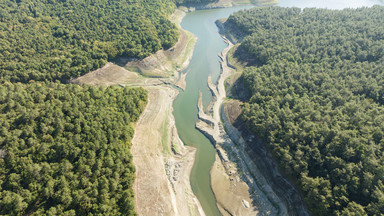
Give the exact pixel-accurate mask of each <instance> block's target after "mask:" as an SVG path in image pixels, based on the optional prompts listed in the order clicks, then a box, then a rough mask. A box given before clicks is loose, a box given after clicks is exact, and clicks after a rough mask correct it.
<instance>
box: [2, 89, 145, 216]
mask: <svg viewBox="0 0 384 216" xmlns="http://www.w3.org/2000/svg"><path fill="white" fill-rule="evenodd" d="M146 100H147V93H146V91H144V89H139V88H136V89H128V88H118V87H108V88H104V87H89V86H82V87H81V86H77V85H63V84H58V83H46V84H45V85H41V84H40V83H31V84H12V83H9V82H4V83H2V85H0V214H1V215H29V214H32V213H33V214H34V215H91V214H93V215H96V214H99V215H134V214H135V213H134V203H133V190H132V184H133V180H134V172H135V167H134V166H133V164H132V156H131V154H130V150H129V149H130V142H131V138H132V136H133V128H132V126H131V123H132V122H135V121H136V120H137V119H138V117H139V115H140V113H141V112H142V110H143V108H144V106H145V104H146Z"/></svg>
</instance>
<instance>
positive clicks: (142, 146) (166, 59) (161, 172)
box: [71, 9, 205, 216]
mask: <svg viewBox="0 0 384 216" xmlns="http://www.w3.org/2000/svg"><path fill="white" fill-rule="evenodd" d="M184 15H185V11H183V10H180V9H177V10H176V11H175V12H174V14H173V15H172V16H171V18H170V20H172V21H174V22H175V23H176V25H177V26H179V29H180V33H181V36H180V38H179V41H178V42H177V43H176V44H175V45H174V46H173V47H172V48H171V49H169V50H166V51H164V50H161V51H158V52H157V53H156V54H153V55H151V56H149V57H147V58H145V59H143V60H141V61H130V62H124V64H121V62H115V63H112V62H108V63H107V64H106V65H105V66H104V67H103V68H100V69H98V70H95V71H92V72H90V73H88V74H86V75H84V76H82V77H79V78H77V79H74V80H71V82H72V83H76V84H89V85H104V86H109V85H120V86H135V87H144V88H145V89H146V90H147V91H148V104H147V106H146V108H145V110H144V111H143V113H142V114H141V116H140V118H139V120H138V122H137V123H136V125H135V133H134V137H133V140H132V144H133V146H132V150H131V152H132V155H133V163H134V165H135V166H136V179H135V182H134V186H133V188H134V192H135V207H136V211H137V213H138V214H139V215H186V216H188V215H202V216H204V215H205V214H204V211H203V210H202V207H201V205H200V203H199V201H198V199H197V198H196V196H195V195H194V193H193V192H192V188H191V186H190V178H189V177H190V173H191V169H192V166H193V164H194V160H195V152H196V149H194V148H192V147H189V146H184V144H183V143H182V141H181V140H180V138H179V137H178V133H177V129H176V126H175V120H174V117H173V114H172V112H173V101H174V99H175V98H176V96H177V94H178V90H176V89H175V88H173V87H172V86H171V84H177V85H178V86H179V87H180V88H185V85H186V83H185V81H183V79H184V78H185V75H179V72H180V71H181V70H183V69H185V68H186V67H187V66H188V65H189V61H190V59H191V58H192V54H193V48H194V45H195V43H196V40H197V39H196V38H195V37H194V36H193V35H192V34H191V33H189V32H187V31H185V30H182V29H181V28H180V24H179V22H180V21H181V20H182V18H183V16H184ZM134 66H137V67H138V68H139V70H140V71H141V72H142V74H144V75H149V76H154V77H158V78H150V77H143V76H141V75H140V74H138V73H137V72H135V71H136V70H134V71H130V70H131V69H132V68H133V67H134ZM177 81H178V82H177ZM176 82H177V83H176Z"/></svg>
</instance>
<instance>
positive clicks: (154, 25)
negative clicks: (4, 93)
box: [0, 0, 179, 83]
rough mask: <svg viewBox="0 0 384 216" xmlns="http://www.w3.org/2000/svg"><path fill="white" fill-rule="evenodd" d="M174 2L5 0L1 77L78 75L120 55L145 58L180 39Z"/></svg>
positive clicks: (0, 5)
mask: <svg viewBox="0 0 384 216" xmlns="http://www.w3.org/2000/svg"><path fill="white" fill-rule="evenodd" d="M175 8H176V7H175V4H174V3H173V2H172V1H170V0H151V1H150V2H148V1H146V0H135V1H132V0H124V1H118V0H93V1H77V0H65V1H55V0H52V1H51V0H50V1H47V0H34V1H19V0H17V1H16V0H2V1H0V59H1V61H0V78H1V79H5V80H8V81H12V82H24V83H25V82H28V81H29V80H39V81H45V80H47V81H54V80H61V81H63V80H67V79H70V78H72V77H78V76H80V75H83V74H85V73H87V72H89V71H91V70H94V69H97V68H100V67H102V66H104V65H105V63H106V62H107V60H110V59H113V58H115V57H116V56H126V57H134V58H143V57H146V56H148V55H149V54H151V53H154V52H156V51H157V50H159V49H162V48H164V49H167V48H170V47H171V46H172V45H173V44H174V43H176V41H177V39H178V36H179V32H178V30H177V28H176V27H175V25H174V24H172V23H171V22H170V21H169V20H168V17H169V15H170V14H171V13H172V12H173V11H174V9H175Z"/></svg>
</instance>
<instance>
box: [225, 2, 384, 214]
mask: <svg viewBox="0 0 384 216" xmlns="http://www.w3.org/2000/svg"><path fill="white" fill-rule="evenodd" d="M227 25H230V26H232V30H233V26H236V28H237V30H239V31H242V32H243V33H245V34H246V35H249V36H247V37H246V38H245V39H244V40H243V42H242V45H241V48H242V49H243V50H245V51H247V52H248V54H249V55H251V56H252V57H253V58H254V60H255V61H256V62H258V65H257V66H255V67H248V68H246V69H245V71H244V73H243V75H242V76H243V80H245V82H246V85H247V87H248V89H249V90H250V92H251V94H252V97H251V98H250V100H249V102H248V103H246V104H245V106H244V112H243V114H242V118H243V119H244V120H245V121H246V123H247V124H248V126H249V127H250V129H251V130H252V131H253V132H255V133H256V134H257V135H258V136H259V137H260V138H262V139H263V140H264V141H265V142H266V143H267V145H268V146H269V148H270V149H271V151H272V152H273V154H274V156H275V157H276V158H277V159H278V161H279V163H280V166H281V168H282V170H284V172H285V173H286V174H288V175H289V176H291V177H292V178H293V179H294V180H295V181H296V183H297V184H298V185H299V186H300V188H301V190H302V191H303V193H304V195H305V197H304V199H305V202H306V203H307V205H308V207H309V209H310V211H311V212H312V213H313V214H314V215H382V214H384V184H383V182H384V160H383V158H384V132H383V131H384V8H383V7H378V6H377V7H373V8H360V9H345V10H342V11H337V10H325V9H304V10H303V11H302V12H301V11H300V9H297V8H279V7H271V8H257V9H253V10H248V11H242V12H239V13H236V14H234V15H233V16H231V17H230V18H229V19H228V23H227ZM240 58H241V57H240Z"/></svg>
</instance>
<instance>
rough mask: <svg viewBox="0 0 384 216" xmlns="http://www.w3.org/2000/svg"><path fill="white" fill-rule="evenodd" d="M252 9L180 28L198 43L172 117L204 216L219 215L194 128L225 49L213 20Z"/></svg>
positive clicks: (208, 13) (208, 152)
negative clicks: (190, 161) (189, 153)
mask: <svg viewBox="0 0 384 216" xmlns="http://www.w3.org/2000/svg"><path fill="white" fill-rule="evenodd" d="M375 4H380V5H383V4H384V3H383V2H382V1H381V0H324V1H316V0H310V1H308V0H287V1H284V0H280V3H279V5H280V6H284V7H293V6H294V7H300V8H304V7H321V8H330V9H342V8H346V7H353V8H354V7H361V6H372V5H375ZM251 7H253V6H236V7H232V8H222V9H212V10H200V11H195V12H191V13H188V14H187V15H186V16H185V17H184V19H183V21H182V23H181V26H182V28H183V29H186V30H188V31H190V32H192V33H193V34H194V35H195V36H196V37H198V41H197V43H196V46H195V50H194V54H193V57H192V59H191V62H190V65H189V67H188V68H187V69H186V70H185V71H184V73H185V72H186V71H189V73H188V75H187V77H186V83H187V87H186V89H185V91H184V92H180V94H179V96H178V97H177V99H176V100H175V102H174V105H173V107H174V116H175V120H176V127H177V129H178V132H179V136H180V138H181V139H182V140H183V142H184V143H185V144H186V145H190V146H193V147H196V148H197V152H196V160H195V164H194V166H193V169H192V173H191V177H190V178H191V186H192V190H193V192H194V193H195V194H196V196H197V198H198V199H199V201H200V203H201V205H202V207H203V210H204V212H205V214H206V215H208V216H216V215H221V214H220V212H219V210H218V209H217V206H216V200H215V197H214V195H213V192H212V189H211V186H210V174H209V172H210V169H211V167H212V164H213V162H214V159H215V150H214V147H213V146H212V144H211V143H210V141H209V140H208V139H207V138H206V137H205V136H204V135H203V134H201V133H200V132H199V131H197V130H196V129H195V123H196V121H197V100H198V95H199V91H201V92H202V94H203V102H204V105H205V106H206V105H207V104H208V103H209V101H210V99H211V93H210V91H209V90H208V88H207V79H208V76H209V75H212V80H213V82H216V80H217V78H218V76H219V74H220V64H219V58H218V56H217V55H218V54H219V53H220V52H221V51H222V50H223V49H224V48H225V47H226V46H227V45H226V44H225V43H224V41H223V40H222V38H221V37H220V35H219V33H218V29H217V27H216V25H215V21H216V20H217V19H219V18H225V17H228V16H229V15H230V14H232V13H233V12H235V11H238V10H241V9H248V8H251Z"/></svg>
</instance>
